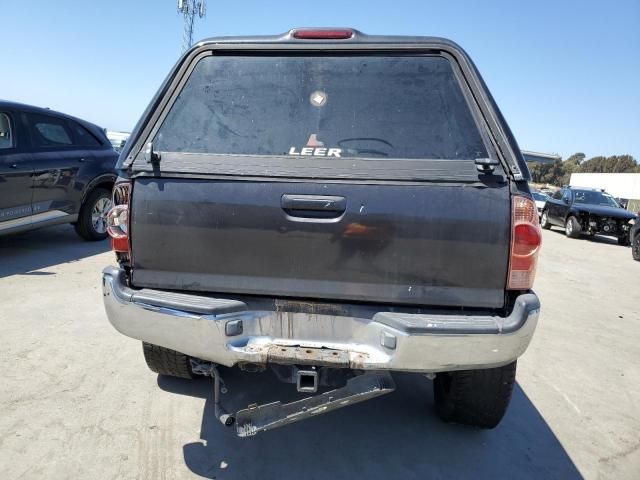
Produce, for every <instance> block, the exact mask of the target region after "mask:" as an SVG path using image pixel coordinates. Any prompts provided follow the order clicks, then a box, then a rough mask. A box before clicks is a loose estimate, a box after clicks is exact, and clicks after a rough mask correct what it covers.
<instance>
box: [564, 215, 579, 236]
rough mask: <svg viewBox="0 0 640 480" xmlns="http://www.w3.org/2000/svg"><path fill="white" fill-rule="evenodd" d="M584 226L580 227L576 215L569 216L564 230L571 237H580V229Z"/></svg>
mask: <svg viewBox="0 0 640 480" xmlns="http://www.w3.org/2000/svg"><path fill="white" fill-rule="evenodd" d="M581 230H582V228H581V227H580V223H579V222H578V220H577V219H576V217H573V216H572V217H569V218H567V221H566V222H565V224H564V232H565V233H566V234H567V237H569V238H578V237H579V236H580V231H581Z"/></svg>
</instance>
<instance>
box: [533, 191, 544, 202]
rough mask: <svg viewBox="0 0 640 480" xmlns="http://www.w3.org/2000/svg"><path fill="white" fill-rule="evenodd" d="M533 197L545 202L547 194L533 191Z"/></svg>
mask: <svg viewBox="0 0 640 480" xmlns="http://www.w3.org/2000/svg"><path fill="white" fill-rule="evenodd" d="M533 198H534V199H536V200H538V201H541V202H545V201H546V200H547V196H546V195H545V194H544V193H540V192H533Z"/></svg>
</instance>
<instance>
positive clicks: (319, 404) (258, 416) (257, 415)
mask: <svg viewBox="0 0 640 480" xmlns="http://www.w3.org/2000/svg"><path fill="white" fill-rule="evenodd" d="M394 390H395V384H394V382H393V378H391V374H389V373H388V372H374V373H365V374H363V375H358V376H356V377H353V378H351V379H349V380H348V381H347V384H346V385H345V386H344V387H342V388H338V389H336V390H331V391H330V392H325V393H322V394H320V395H315V396H313V397H309V398H305V399H302V400H298V401H296V402H291V403H286V404H282V403H280V402H273V403H268V404H266V405H255V406H250V407H249V408H247V409H245V410H240V411H239V412H238V413H237V414H236V429H237V434H238V436H239V437H249V436H252V435H255V434H257V433H259V432H265V431H267V430H271V429H274V428H278V427H282V426H284V425H288V424H290V423H293V422H297V421H299V420H304V419H306V418H309V417H313V416H316V415H320V414H322V413H327V412H330V411H332V410H337V409H338V408H342V407H346V406H349V405H353V404H354V403H358V402H363V401H365V400H369V399H371V398H374V397H378V396H380V395H384V394H385V393H391V392H393V391H394Z"/></svg>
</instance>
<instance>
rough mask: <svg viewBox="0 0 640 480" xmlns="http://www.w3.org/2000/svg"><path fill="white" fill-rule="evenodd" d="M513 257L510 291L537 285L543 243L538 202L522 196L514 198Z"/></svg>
mask: <svg viewBox="0 0 640 480" xmlns="http://www.w3.org/2000/svg"><path fill="white" fill-rule="evenodd" d="M511 228H512V231H511V256H510V259H509V274H508V280H507V288H508V289H509V290H528V289H530V288H531V287H532V286H533V280H534V278H535V276H536V265H537V263H538V252H539V251H540V245H541V244H542V232H541V230H540V225H539V223H538V210H537V209H536V203H535V202H534V201H533V200H532V199H530V198H528V197H522V196H514V197H513V204H512V221H511Z"/></svg>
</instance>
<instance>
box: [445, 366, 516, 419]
mask: <svg viewBox="0 0 640 480" xmlns="http://www.w3.org/2000/svg"><path fill="white" fill-rule="evenodd" d="M515 381H516V362H513V363H510V364H509V365H505V366H504V367H498V368H485V369H481V370H462V371H458V372H442V373H438V374H436V378H435V380H434V385H433V393H434V398H435V406H436V412H437V413H438V416H439V417H440V418H441V419H442V420H444V421H445V422H453V423H461V424H464V425H470V426H473V427H480V428H494V427H495V426H497V425H498V423H500V420H502V417H503V416H504V414H505V412H506V411H507V407H508V406H509V402H510V401H511V393H512V392H513V385H514V384H515Z"/></svg>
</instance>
